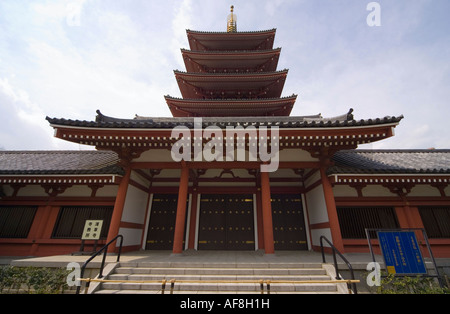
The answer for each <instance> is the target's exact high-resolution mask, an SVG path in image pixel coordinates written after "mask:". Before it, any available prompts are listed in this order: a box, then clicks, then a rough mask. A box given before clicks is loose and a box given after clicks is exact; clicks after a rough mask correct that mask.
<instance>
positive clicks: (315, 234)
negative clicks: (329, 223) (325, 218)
mask: <svg viewBox="0 0 450 314" xmlns="http://www.w3.org/2000/svg"><path fill="white" fill-rule="evenodd" d="M321 236H325V237H326V238H327V239H328V240H330V241H332V238H331V230H330V228H324V229H313V230H311V240H312V245H314V246H320V237H321ZM323 246H325V247H330V245H329V244H328V243H327V242H326V241H323Z"/></svg>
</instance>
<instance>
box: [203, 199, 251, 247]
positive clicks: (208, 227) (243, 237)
mask: <svg viewBox="0 0 450 314" xmlns="http://www.w3.org/2000/svg"><path fill="white" fill-rule="evenodd" d="M198 249H199V250H255V232H254V213H253V195H252V194H248V195H247V194H244V195H241V194H233V195H231V194H202V196H201V201H200V225H199V233H198Z"/></svg>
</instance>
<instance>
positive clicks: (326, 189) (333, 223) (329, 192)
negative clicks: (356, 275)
mask: <svg viewBox="0 0 450 314" xmlns="http://www.w3.org/2000/svg"><path fill="white" fill-rule="evenodd" d="M320 177H321V179H322V187H323V194H324V197H325V204H326V206H327V213H328V220H329V222H330V229H331V230H330V231H331V237H332V239H331V240H332V242H333V245H334V246H335V247H336V248H337V249H338V250H339V251H340V252H342V253H343V252H344V243H343V242H342V234H341V227H340V226H339V219H338V215H337V210H336V201H335V200H334V194H333V187H332V186H331V183H330V181H329V180H328V177H327V174H326V172H325V167H324V166H322V167H320Z"/></svg>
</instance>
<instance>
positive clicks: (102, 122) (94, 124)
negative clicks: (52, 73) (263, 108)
mask: <svg viewBox="0 0 450 314" xmlns="http://www.w3.org/2000/svg"><path fill="white" fill-rule="evenodd" d="M352 112H353V109H350V111H349V112H348V113H346V114H343V115H341V116H337V117H331V118H324V117H322V115H320V114H319V115H315V116H297V117H294V116H289V117H271V116H267V117H202V124H203V125H202V127H208V126H218V127H220V128H224V127H227V126H237V125H242V126H244V127H245V126H247V125H253V126H255V127H261V126H267V127H270V126H278V127H279V128H280V129H288V128H328V127H360V126H376V125H383V124H391V123H398V122H400V121H401V120H402V119H403V116H399V117H391V116H387V117H384V118H377V119H365V120H355V119H354V118H353V114H352ZM47 121H48V122H49V123H50V124H52V125H55V126H56V125H61V126H73V127H88V128H125V129H135V128H142V129H172V128H174V127H176V126H186V127H188V128H194V118H192V117H181V118H174V117H170V118H169V117H168V118H156V117H141V116H136V117H135V118H134V119H118V118H112V117H108V116H105V115H103V114H102V113H101V112H100V111H98V110H97V117H96V121H84V120H83V121H81V120H69V119H59V118H50V117H47Z"/></svg>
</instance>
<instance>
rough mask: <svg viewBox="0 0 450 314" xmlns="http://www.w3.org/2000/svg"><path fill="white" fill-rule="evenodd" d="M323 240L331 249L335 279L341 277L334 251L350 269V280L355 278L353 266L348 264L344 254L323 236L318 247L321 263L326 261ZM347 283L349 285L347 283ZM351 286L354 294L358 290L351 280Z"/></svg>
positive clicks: (340, 278)
mask: <svg viewBox="0 0 450 314" xmlns="http://www.w3.org/2000/svg"><path fill="white" fill-rule="evenodd" d="M323 240H325V241H326V242H327V243H328V244H329V245H330V247H331V249H332V251H333V261H334V268H335V269H336V279H337V280H343V278H342V277H341V276H340V275H339V268H338V264H337V260H336V253H337V254H338V255H339V257H340V258H342V260H343V261H344V262H345V263H346V264H347V267H348V269H349V270H350V276H351V277H352V280H355V273H354V272H353V267H352V265H351V264H350V262H349V261H348V260H347V259H346V258H345V257H344V255H342V253H341V252H339V250H338V249H337V248H336V247H335V246H334V245H333V243H331V242H330V240H328V239H327V238H326V237H325V236H321V237H320V248H321V250H322V261H323V263H326V260H325V252H324V247H323ZM347 285H349V283H347ZM351 286H352V289H353V292H354V293H355V294H358V290H357V289H356V283H355V282H352V283H351Z"/></svg>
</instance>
